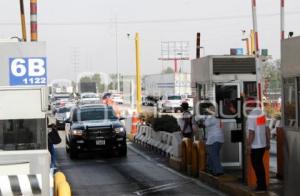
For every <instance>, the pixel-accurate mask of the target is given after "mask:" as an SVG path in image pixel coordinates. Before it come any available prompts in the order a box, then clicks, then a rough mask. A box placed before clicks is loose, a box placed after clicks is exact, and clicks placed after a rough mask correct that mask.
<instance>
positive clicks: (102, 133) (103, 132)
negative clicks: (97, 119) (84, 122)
mask: <svg viewBox="0 0 300 196" xmlns="http://www.w3.org/2000/svg"><path fill="white" fill-rule="evenodd" d="M112 135H113V130H112V128H111V127H98V128H94V127H93V128H88V129H87V139H89V140H96V139H99V138H110V137H112Z"/></svg>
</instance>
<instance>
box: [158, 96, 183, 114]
mask: <svg viewBox="0 0 300 196" xmlns="http://www.w3.org/2000/svg"><path fill="white" fill-rule="evenodd" d="M181 103H182V97H181V95H164V96H161V97H160V99H159V100H158V102H157V111H158V112H167V111H174V112H177V111H180V110H181V106H180V105H181Z"/></svg>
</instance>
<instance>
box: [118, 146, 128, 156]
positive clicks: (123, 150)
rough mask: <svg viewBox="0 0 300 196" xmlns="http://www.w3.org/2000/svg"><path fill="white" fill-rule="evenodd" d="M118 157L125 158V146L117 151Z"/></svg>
mask: <svg viewBox="0 0 300 196" xmlns="http://www.w3.org/2000/svg"><path fill="white" fill-rule="evenodd" d="M118 153H119V156H120V157H126V156H127V145H125V146H123V147H122V148H120V149H119V151H118Z"/></svg>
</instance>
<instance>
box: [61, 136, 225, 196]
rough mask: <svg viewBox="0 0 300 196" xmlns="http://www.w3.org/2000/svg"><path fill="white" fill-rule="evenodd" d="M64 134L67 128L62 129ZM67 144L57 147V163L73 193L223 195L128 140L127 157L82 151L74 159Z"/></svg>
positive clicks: (87, 195)
mask: <svg viewBox="0 0 300 196" xmlns="http://www.w3.org/2000/svg"><path fill="white" fill-rule="evenodd" d="M60 134H61V136H62V137H64V133H63V131H60ZM64 145H65V144H64V143H62V144H60V145H59V146H57V166H58V169H59V170H61V171H62V172H64V173H65V175H66V177H67V179H68V181H69V183H70V185H71V189H72V195H82V196H89V195H91V196H95V195H102V196H106V195H107V196H112V195H172V196H173V195H174V196H179V195H182V196H183V195H202V196H213V195H223V194H222V193H219V192H218V191H216V190H214V189H212V188H210V187H208V186H206V185H203V184H202V183H201V182H200V181H198V180H196V179H193V178H189V177H186V176H184V175H181V174H180V173H178V172H176V171H174V170H172V169H170V168H168V167H167V166H166V165H165V162H166V160H164V159H163V158H161V156H159V155H157V154H155V153H151V152H146V151H144V150H143V149H142V148H140V147H139V146H136V144H132V143H130V142H128V155H127V158H120V157H116V156H109V155H106V154H97V155H95V154H92V153H91V154H82V155H81V156H80V157H79V158H78V159H77V160H71V159H70V158H69V157H68V155H67V154H66V152H65V148H64Z"/></svg>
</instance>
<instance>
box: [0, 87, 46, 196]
mask: <svg viewBox="0 0 300 196" xmlns="http://www.w3.org/2000/svg"><path fill="white" fill-rule="evenodd" d="M47 109H48V93H47V87H32V86H31V87H0V193H1V194H2V195H17V194H18V195H19V194H20V195H43V196H44V195H45V196H48V195H49V194H50V188H49V187H50V182H49V172H50V155H49V152H48V150H47V148H48V146H47V125H46V112H47ZM12 187H13V188H12ZM16 190H19V192H18V193H16V192H15V191H16ZM1 194H0V195H1Z"/></svg>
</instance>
